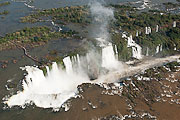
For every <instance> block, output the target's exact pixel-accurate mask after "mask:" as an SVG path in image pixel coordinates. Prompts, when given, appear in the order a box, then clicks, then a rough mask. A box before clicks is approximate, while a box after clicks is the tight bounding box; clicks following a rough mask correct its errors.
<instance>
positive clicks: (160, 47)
mask: <svg viewBox="0 0 180 120" xmlns="http://www.w3.org/2000/svg"><path fill="white" fill-rule="evenodd" d="M161 51H162V45H161V44H159V45H158V46H157V47H156V54H157V53H159V52H161Z"/></svg>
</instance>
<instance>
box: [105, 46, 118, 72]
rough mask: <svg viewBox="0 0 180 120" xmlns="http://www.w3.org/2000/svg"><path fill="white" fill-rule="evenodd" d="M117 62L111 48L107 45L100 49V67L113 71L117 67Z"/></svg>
mask: <svg viewBox="0 0 180 120" xmlns="http://www.w3.org/2000/svg"><path fill="white" fill-rule="evenodd" d="M117 64H118V61H117V60H116V57H115V54H114V50H113V46H112V44H109V45H108V46H105V47H103V48H102V67H105V68H107V69H114V68H116V67H117Z"/></svg>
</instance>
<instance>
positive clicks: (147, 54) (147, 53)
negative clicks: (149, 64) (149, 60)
mask: <svg viewBox="0 0 180 120" xmlns="http://www.w3.org/2000/svg"><path fill="white" fill-rule="evenodd" d="M146 56H149V48H148V47H147V49H146Z"/></svg>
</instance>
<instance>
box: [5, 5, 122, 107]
mask: <svg viewBox="0 0 180 120" xmlns="http://www.w3.org/2000/svg"><path fill="white" fill-rule="evenodd" d="M90 9H91V13H92V14H93V16H94V17H95V19H96V20H97V21H98V23H99V24H100V28H101V29H100V30H102V31H98V32H99V33H98V37H99V38H97V41H98V42H99V46H100V47H101V48H102V56H101V57H102V59H101V60H102V61H100V63H102V64H100V67H99V63H98V62H99V61H98V60H99V59H97V56H95V57H94V56H93V55H88V54H87V56H86V57H87V60H86V62H85V63H87V66H89V67H88V68H85V69H88V70H85V69H84V68H83V67H82V66H83V60H82V61H81V59H80V56H79V54H77V56H72V60H71V58H70V57H69V56H68V57H65V58H64V59H63V62H64V65H65V70H63V69H62V68H61V67H58V65H57V64H56V63H53V64H52V69H51V70H49V67H48V66H47V67H46V70H47V74H46V75H44V73H43V71H42V70H40V69H38V68H36V67H31V66H26V67H25V68H24V70H26V71H27V73H28V74H27V75H26V76H25V79H24V80H23V82H22V86H23V91H18V92H17V94H15V95H13V96H11V97H6V98H4V103H5V104H7V105H8V106H9V107H12V106H22V107H25V105H26V104H31V103H34V104H35V105H36V106H38V107H42V108H54V109H59V108H60V107H61V106H62V105H63V104H64V102H66V101H67V100H68V99H70V98H71V97H75V96H76V93H77V92H78V91H77V86H78V85H81V84H82V83H92V81H90V78H89V73H88V72H89V71H91V72H92V74H93V75H94V72H96V73H97V74H98V73H99V68H102V67H105V68H106V69H108V70H114V69H122V67H121V66H120V65H121V64H120V62H118V61H117V59H116V56H117V55H118V51H117V46H115V53H114V50H113V46H112V44H111V43H109V42H108V39H109V35H108V30H107V25H108V21H110V20H112V19H113V18H114V14H113V10H112V9H111V8H106V7H104V6H102V5H101V4H100V3H96V4H92V5H91V7H90ZM52 24H54V22H53V21H52ZM54 25H55V24H54ZM95 52H97V51H95ZM92 56H93V57H92ZM94 63H95V64H94ZM77 65H78V67H77ZM101 65H102V66H101ZM74 67H76V68H74ZM100 82H101V81H100ZM102 82H103V81H102ZM97 83H99V82H97Z"/></svg>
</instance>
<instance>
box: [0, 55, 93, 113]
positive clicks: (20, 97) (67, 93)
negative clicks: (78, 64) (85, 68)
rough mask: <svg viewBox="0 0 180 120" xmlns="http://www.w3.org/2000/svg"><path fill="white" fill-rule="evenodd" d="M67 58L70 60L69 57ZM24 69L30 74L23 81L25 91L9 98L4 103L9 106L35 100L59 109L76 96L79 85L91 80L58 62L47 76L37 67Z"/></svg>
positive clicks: (38, 103)
mask: <svg viewBox="0 0 180 120" xmlns="http://www.w3.org/2000/svg"><path fill="white" fill-rule="evenodd" d="M66 60H67V61H69V57H66V59H65V61H66ZM65 63H66V62H65ZM46 68H47V69H48V67H46ZM24 70H26V71H27V73H28V74H27V76H25V79H24V80H23V81H22V86H23V91H19V92H18V93H17V94H16V95H13V96H11V97H10V98H7V100H6V101H5V102H4V103H5V104H7V105H8V106H9V107H12V106H17V105H18V106H21V107H25V105H27V104H31V103H32V102H33V103H34V104H35V105H36V106H38V107H42V108H54V109H56V110H59V108H60V107H61V106H62V105H63V103H64V102H65V101H67V100H68V99H69V98H71V97H75V96H76V92H77V86H78V85H80V84H82V83H89V82H90V81H89V79H88V77H87V76H86V75H84V74H73V73H70V74H67V73H66V72H65V71H63V70H62V69H61V68H59V67H58V65H57V64H56V63H53V64H52V69H51V70H50V72H49V73H48V74H47V76H44V74H43V71H42V70H40V69H38V68H36V67H32V66H26V67H25V68H24Z"/></svg>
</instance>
